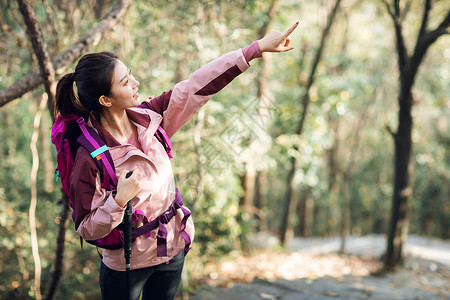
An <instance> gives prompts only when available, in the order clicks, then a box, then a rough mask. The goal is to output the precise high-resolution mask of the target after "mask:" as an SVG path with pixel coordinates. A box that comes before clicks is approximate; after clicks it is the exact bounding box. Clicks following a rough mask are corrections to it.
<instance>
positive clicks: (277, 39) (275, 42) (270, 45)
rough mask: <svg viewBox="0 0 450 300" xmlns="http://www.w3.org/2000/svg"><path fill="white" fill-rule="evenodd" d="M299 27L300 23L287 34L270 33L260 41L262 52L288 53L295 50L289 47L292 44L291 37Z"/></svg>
mask: <svg viewBox="0 0 450 300" xmlns="http://www.w3.org/2000/svg"><path fill="white" fill-rule="evenodd" d="M297 26H298V22H297V23H295V24H294V25H293V26H292V27H291V28H289V29H288V31H286V32H285V33H281V32H279V31H271V32H269V33H268V34H266V35H265V36H264V37H263V38H262V39H260V40H258V44H259V49H260V50H261V52H286V51H289V50H292V49H294V47H292V46H289V43H290V42H291V38H290V35H291V33H292V32H293V31H294V29H295V28H297Z"/></svg>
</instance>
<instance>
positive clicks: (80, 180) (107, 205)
mask: <svg viewBox="0 0 450 300" xmlns="http://www.w3.org/2000/svg"><path fill="white" fill-rule="evenodd" d="M70 197H71V199H72V201H73V210H74V212H73V219H74V222H75V229H76V231H77V233H78V234H79V235H80V236H81V237H82V238H83V239H85V240H88V241H89V240H96V239H99V238H102V237H104V236H106V235H107V234H108V233H110V232H111V231H112V230H113V229H114V228H115V227H117V226H118V225H119V224H120V223H121V222H122V219H123V214H124V211H125V208H122V207H120V206H119V205H118V204H117V203H116V201H115V200H114V198H113V195H112V193H111V192H110V191H106V190H105V189H103V188H102V187H101V181H100V174H99V171H98V169H97V166H96V165H95V162H94V161H93V159H92V158H91V157H90V155H89V153H88V152H87V150H86V149H84V148H83V147H79V148H78V151H77V155H76V157H75V162H74V168H73V172H72V175H71V178H70Z"/></svg>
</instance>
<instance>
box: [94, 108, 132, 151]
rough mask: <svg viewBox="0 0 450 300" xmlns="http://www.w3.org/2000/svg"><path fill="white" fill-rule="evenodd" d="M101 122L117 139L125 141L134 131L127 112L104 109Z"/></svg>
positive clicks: (121, 141)
mask: <svg viewBox="0 0 450 300" xmlns="http://www.w3.org/2000/svg"><path fill="white" fill-rule="evenodd" d="M100 120H101V124H102V126H103V128H105V129H106V130H107V131H108V132H109V133H110V134H111V135H112V136H113V137H114V138H115V139H116V140H117V141H119V142H120V143H124V142H126V141H127V140H128V138H129V137H130V136H131V134H132V133H133V127H134V125H133V123H131V121H130V119H129V118H128V115H127V112H126V111H125V110H122V111H121V112H112V111H107V110H104V111H103V113H102V114H101V116H100Z"/></svg>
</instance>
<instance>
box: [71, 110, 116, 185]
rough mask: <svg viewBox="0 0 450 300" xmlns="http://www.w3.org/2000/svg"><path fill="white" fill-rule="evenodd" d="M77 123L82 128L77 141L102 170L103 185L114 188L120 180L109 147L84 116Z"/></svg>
mask: <svg viewBox="0 0 450 300" xmlns="http://www.w3.org/2000/svg"><path fill="white" fill-rule="evenodd" d="M77 123H78V126H79V127H80V130H81V135H80V136H79V137H78V139H77V143H78V144H80V145H81V146H83V147H84V148H85V149H86V150H87V151H88V152H89V153H90V155H91V157H92V158H93V159H94V161H95V163H96V165H97V167H98V169H99V171H100V175H101V178H102V187H104V188H105V189H107V190H114V189H115V188H116V187H117V182H118V180H117V176H116V172H115V168H114V162H113V159H112V157H111V154H110V153H109V150H108V147H107V146H106V144H105V142H104V141H103V140H102V139H101V138H100V136H99V135H98V134H97V132H96V131H95V130H94V129H92V128H91V127H89V126H87V124H86V122H85V121H84V119H83V118H79V119H77Z"/></svg>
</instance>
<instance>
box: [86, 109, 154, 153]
mask: <svg viewBox="0 0 450 300" xmlns="http://www.w3.org/2000/svg"><path fill="white" fill-rule="evenodd" d="M126 113H127V115H128V117H129V118H130V120H131V121H132V122H134V123H136V124H139V125H141V126H143V127H144V128H148V127H149V126H150V122H151V118H150V115H148V114H145V113H140V112H138V111H136V110H133V109H126ZM99 120H100V114H99V113H96V112H91V113H90V115H89V121H88V124H89V125H90V126H91V127H93V128H94V129H95V130H96V131H97V133H98V135H99V136H100V138H101V139H102V140H103V141H104V142H105V144H106V146H108V147H116V146H120V145H121V144H120V143H119V142H118V141H117V140H116V139H115V138H114V137H113V136H112V135H111V134H110V133H109V132H108V131H107V130H106V129H104V128H103V126H102V125H101V124H100V121H99Z"/></svg>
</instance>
